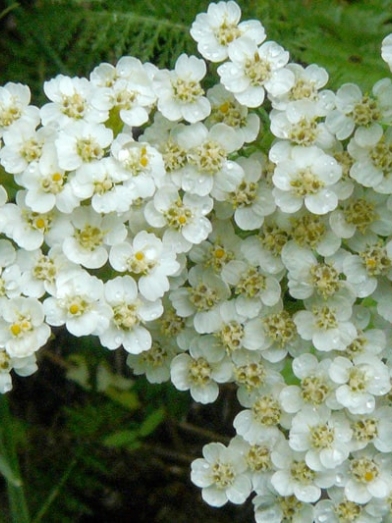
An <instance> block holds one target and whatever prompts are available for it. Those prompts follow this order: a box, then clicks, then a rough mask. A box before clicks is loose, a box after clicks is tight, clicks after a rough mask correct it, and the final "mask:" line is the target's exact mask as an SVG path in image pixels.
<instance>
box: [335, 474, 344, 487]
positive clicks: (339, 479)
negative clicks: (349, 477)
mask: <svg viewBox="0 0 392 523" xmlns="http://www.w3.org/2000/svg"><path fill="white" fill-rule="evenodd" d="M343 479H344V476H343V474H336V478H335V482H336V485H341V484H342V483H343Z"/></svg>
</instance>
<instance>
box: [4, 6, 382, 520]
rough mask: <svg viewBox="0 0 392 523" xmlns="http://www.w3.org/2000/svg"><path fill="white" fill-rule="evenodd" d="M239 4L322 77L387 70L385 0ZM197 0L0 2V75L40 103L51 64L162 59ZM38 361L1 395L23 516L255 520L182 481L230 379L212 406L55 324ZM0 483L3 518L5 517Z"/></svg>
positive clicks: (247, 510) (227, 399) (365, 77)
mask: <svg viewBox="0 0 392 523" xmlns="http://www.w3.org/2000/svg"><path fill="white" fill-rule="evenodd" d="M238 3H239V4H240V6H241V8H242V11H243V19H249V18H258V19H259V20H261V21H262V23H263V24H264V26H265V28H266V31H267V35H268V38H269V39H273V40H276V41H278V42H279V43H280V44H282V45H283V46H284V47H286V49H288V50H289V51H290V53H291V56H292V60H294V61H297V62H300V63H303V64H309V63H317V64H319V65H322V66H324V67H325V68H326V69H327V70H328V71H329V73H330V84H329V87H331V88H337V87H338V86H339V85H341V84H342V83H344V82H356V83H358V84H359V85H360V86H361V87H362V88H363V89H364V90H369V89H371V87H372V85H373V83H374V82H375V81H377V80H379V79H381V78H383V77H384V76H387V75H389V70H388V67H387V66H386V64H385V63H384V62H382V60H381V58H380V45H381V41H382V39H383V37H384V36H385V35H386V34H388V33H390V32H392V10H391V7H392V2H391V0H362V1H351V2H348V1H340V0H290V1H287V0H248V1H247V0H242V1H239V2H238ZM1 5H2V4H0V6H1ZM207 6H208V2H207V1H204V0H203V1H202V0H182V1H181V3H180V4H179V3H178V1H177V0H166V1H165V2H156V1H153V0H90V1H89V0H52V1H50V0H36V1H28V0H21V1H20V2H15V1H14V0H6V1H5V3H4V2H3V5H2V7H0V85H2V84H5V83H6V82H8V81H17V82H22V83H25V84H28V85H29V86H30V88H31V90H32V93H33V103H35V104H36V105H40V104H41V103H43V101H44V99H43V92H42V84H43V82H44V81H45V80H47V79H49V78H52V77H53V76H55V75H57V74H58V73H63V74H68V75H71V76H88V75H89V73H90V71H91V70H92V69H93V68H94V67H95V66H96V65H98V64H99V63H101V62H103V61H106V62H110V63H116V61H117V60H118V59H119V58H120V57H121V56H122V55H132V56H135V57H137V58H139V59H140V60H142V61H143V62H145V61H149V62H152V63H154V64H156V65H158V66H160V67H172V66H173V65H174V63H175V61H176V59H177V57H178V56H179V54H181V53H182V52H186V53H196V45H195V43H194V42H193V41H192V40H191V38H190V36H189V28H190V25H191V23H192V21H193V20H194V18H195V16H196V14H197V13H199V12H202V11H205V10H206V8H207ZM39 364H40V370H39V371H38V373H37V374H35V375H34V376H32V377H30V378H21V379H15V385H14V390H13V392H12V393H11V394H10V395H9V400H10V406H11V411H12V415H13V418H12V420H11V421H12V438H13V440H14V444H15V445H16V446H17V450H18V453H19V457H20V467H21V470H22V475H23V478H24V483H25V490H26V497H27V502H28V505H29V508H30V513H31V514H32V515H33V517H32V520H31V521H32V523H39V522H43V523H63V522H64V523H79V522H80V523H83V522H84V523H87V522H95V521H96V522H99V523H106V522H107V523H109V522H110V523H116V522H126V521H137V522H139V523H143V522H147V521H148V522H157V523H158V522H162V523H172V522H173V521H176V522H177V523H192V522H193V521H199V520H200V519H202V520H203V521H204V522H205V523H209V522H211V523H220V522H222V523H224V522H229V521H230V522H242V521H244V522H249V521H251V520H252V507H251V504H249V503H248V504H247V505H245V506H244V507H233V506H227V507H225V508H223V509H220V510H215V509H212V508H210V507H208V506H206V505H205V504H204V503H202V502H201V499H200V493H199V491H198V489H196V488H195V487H193V486H192V485H191V483H190V481H189V466H190V463H191V461H192V460H193V459H195V458H196V457H198V456H200V454H201V447H202V445H203V444H204V443H207V442H209V441H210V440H214V439H215V440H220V441H223V442H227V441H228V438H229V437H231V436H232V430H233V429H232V427H231V422H232V419H233V417H234V415H235V413H236V412H235V410H236V407H235V406H233V405H235V392H234V391H233V389H232V388H231V387H230V386H225V387H224V388H223V390H222V392H221V395H220V398H219V400H218V402H217V403H216V404H215V405H212V406H211V405H210V406H208V407H201V406H200V405H197V404H195V403H194V402H192V401H191V400H190V399H189V397H188V395H187V394H180V393H178V392H176V391H175V390H174V389H173V388H172V387H170V386H169V385H168V384H163V385H159V386H153V385H149V384H148V383H147V381H146V380H145V379H144V378H135V377H134V376H132V375H130V372H129V369H127V367H126V365H125V354H123V353H121V351H117V352H116V353H111V352H109V351H105V350H103V349H101V348H100V347H98V346H96V345H95V343H94V342H92V341H91V339H89V338H86V339H78V340H76V339H72V338H70V337H69V336H68V335H67V334H66V333H65V332H64V331H63V330H61V329H60V330H59V331H58V332H57V333H56V336H55V338H54V339H53V340H52V341H51V343H49V344H48V346H47V348H45V350H43V351H42V353H41V354H40V362H39ZM1 423H2V421H0V428H1ZM0 435H1V431H0ZM0 464H1V463H0ZM3 487H4V488H3V489H2V490H1V491H0V521H1V522H2V521H4V522H8V521H11V519H10V517H11V516H10V513H9V512H8V508H7V507H8V497H7V491H6V488H5V482H4V483H3ZM189 507H192V510H191V511H190V510H189Z"/></svg>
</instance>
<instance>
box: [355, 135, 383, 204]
mask: <svg viewBox="0 0 392 523" xmlns="http://www.w3.org/2000/svg"><path fill="white" fill-rule="evenodd" d="M391 144H392V130H391V128H387V129H386V130H385V131H384V132H383V133H382V134H381V136H380V137H379V139H378V140H377V141H376V142H375V143H373V142H370V143H367V142H366V143H364V144H363V143H361V144H358V143H357V141H356V139H355V137H354V138H352V139H351V140H350V143H349V144H348V146H347V150H348V152H349V153H350V155H351V156H352V157H353V159H354V163H353V165H352V166H351V168H350V176H351V178H353V179H354V180H356V181H357V182H358V183H359V184H361V185H363V186H364V187H372V188H373V189H374V190H375V191H376V192H378V193H382V194H391V193H392V177H391V163H392V154H391Z"/></svg>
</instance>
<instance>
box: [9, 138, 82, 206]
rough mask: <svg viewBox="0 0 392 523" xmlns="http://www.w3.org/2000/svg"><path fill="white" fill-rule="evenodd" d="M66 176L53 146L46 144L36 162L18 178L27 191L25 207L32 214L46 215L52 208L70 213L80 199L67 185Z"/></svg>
mask: <svg viewBox="0 0 392 523" xmlns="http://www.w3.org/2000/svg"><path fill="white" fill-rule="evenodd" d="M67 181H68V176H67V173H66V172H65V171H64V169H61V168H60V167H59V164H58V160H57V154H56V150H55V147H54V145H53V144H48V146H47V147H45V148H44V150H43V151H42V155H41V157H40V159H39V160H38V161H35V162H33V163H32V164H31V165H30V166H29V167H28V168H27V169H26V170H25V171H23V173H22V174H21V175H20V177H19V183H20V185H22V186H23V187H25V188H26V189H27V192H26V205H27V206H28V207H30V208H31V209H32V210H33V211H34V212H37V213H46V212H49V211H51V210H52V209H53V208H54V207H57V209H58V210H59V211H61V212H63V213H69V212H71V211H72V210H73V209H74V208H75V207H76V206H77V205H79V201H80V199H79V198H77V197H76V196H75V194H74V193H73V191H72V190H71V185H70V184H69V183H67Z"/></svg>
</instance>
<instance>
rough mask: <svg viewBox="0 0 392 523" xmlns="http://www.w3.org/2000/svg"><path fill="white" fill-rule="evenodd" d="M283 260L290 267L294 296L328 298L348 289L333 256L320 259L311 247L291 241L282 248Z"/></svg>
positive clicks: (289, 275) (290, 281)
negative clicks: (301, 245)
mask: <svg viewBox="0 0 392 523" xmlns="http://www.w3.org/2000/svg"><path fill="white" fill-rule="evenodd" d="M282 261H283V263H284V264H285V267H286V268H287V269H288V275H287V276H288V287H289V290H290V294H291V296H292V297H293V298H296V299H300V300H303V299H306V298H309V297H310V296H312V295H318V296H321V297H322V298H324V299H327V298H330V297H332V296H333V295H334V294H336V293H338V292H339V291H343V289H347V283H346V282H345V281H343V280H342V275H341V271H340V267H339V265H340V264H338V263H337V261H336V262H335V260H334V258H333V257H331V258H329V259H328V260H325V261H318V260H317V258H316V256H315V255H314V254H313V252H312V251H311V250H310V249H304V248H301V247H298V245H296V244H295V243H294V242H291V241H290V242H288V243H286V245H285V246H284V247H283V249H282Z"/></svg>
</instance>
